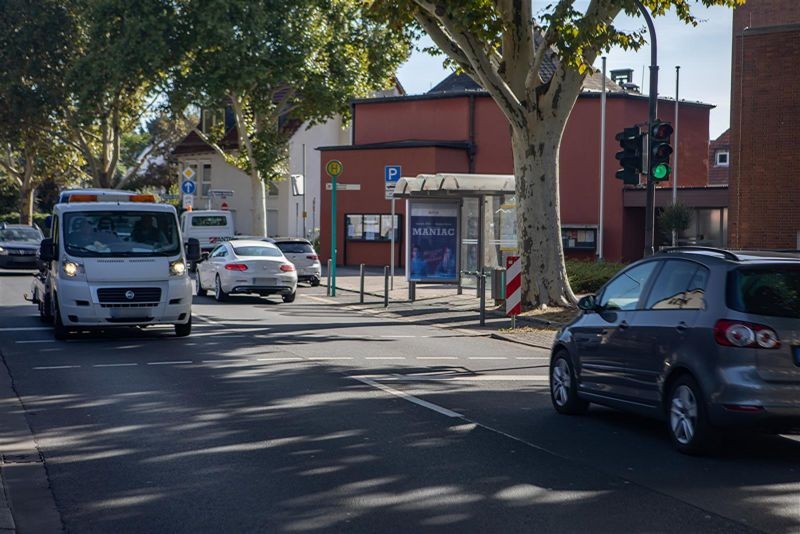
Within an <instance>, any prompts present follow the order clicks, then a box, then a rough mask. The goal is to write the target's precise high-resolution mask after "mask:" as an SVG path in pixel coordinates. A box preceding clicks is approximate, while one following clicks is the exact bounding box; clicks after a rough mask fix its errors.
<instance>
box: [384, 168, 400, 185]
mask: <svg viewBox="0 0 800 534" xmlns="http://www.w3.org/2000/svg"><path fill="white" fill-rule="evenodd" d="M401 174H402V167H401V166H400V165H387V166H386V167H384V168H383V176H384V178H385V179H386V183H387V184H388V183H395V182H397V181H398V180H399V179H400V175H401Z"/></svg>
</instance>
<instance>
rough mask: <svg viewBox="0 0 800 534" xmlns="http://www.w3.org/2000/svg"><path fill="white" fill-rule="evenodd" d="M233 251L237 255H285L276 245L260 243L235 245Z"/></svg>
mask: <svg viewBox="0 0 800 534" xmlns="http://www.w3.org/2000/svg"><path fill="white" fill-rule="evenodd" d="M233 251H234V252H235V253H236V255H237V256H261V257H266V258H280V257H281V256H283V254H282V253H281V251H280V250H278V249H277V248H275V247H262V246H258V245H248V246H242V247H234V249H233Z"/></svg>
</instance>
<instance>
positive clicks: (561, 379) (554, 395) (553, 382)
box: [550, 350, 589, 415]
mask: <svg viewBox="0 0 800 534" xmlns="http://www.w3.org/2000/svg"><path fill="white" fill-rule="evenodd" d="M550 399H551V400H552V402H553V407H554V408H555V409H556V411H557V412H558V413H562V414H567V415H580V414H584V413H586V410H588V409H589V403H588V402H587V401H585V400H583V399H581V398H579V397H578V384H577V381H576V379H575V372H574V370H573V369H572V363H571V362H570V358H569V354H568V353H567V352H566V351H564V350H561V351H559V352H557V353H556V355H555V356H553V359H552V361H551V363H550Z"/></svg>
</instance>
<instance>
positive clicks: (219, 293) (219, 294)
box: [214, 275, 228, 302]
mask: <svg viewBox="0 0 800 534" xmlns="http://www.w3.org/2000/svg"><path fill="white" fill-rule="evenodd" d="M214 298H215V299H217V302H223V301H225V300H228V294H227V293H225V291H224V290H223V289H222V282H221V281H220V279H219V275H217V277H216V278H215V279H214Z"/></svg>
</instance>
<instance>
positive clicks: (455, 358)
mask: <svg viewBox="0 0 800 534" xmlns="http://www.w3.org/2000/svg"><path fill="white" fill-rule="evenodd" d="M417 359H418V360H457V359H458V356H417Z"/></svg>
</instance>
